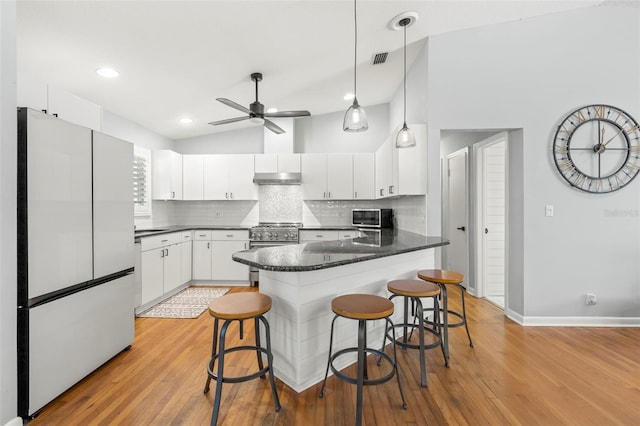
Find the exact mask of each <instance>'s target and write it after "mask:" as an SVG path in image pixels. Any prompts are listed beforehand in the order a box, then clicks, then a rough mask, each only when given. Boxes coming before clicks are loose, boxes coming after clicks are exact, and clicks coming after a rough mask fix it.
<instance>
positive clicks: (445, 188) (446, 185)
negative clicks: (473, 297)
mask: <svg viewBox="0 0 640 426" xmlns="http://www.w3.org/2000/svg"><path fill="white" fill-rule="evenodd" d="M460 155H464V156H465V162H464V169H465V197H464V199H465V214H464V221H465V224H464V226H465V227H466V231H465V244H466V247H467V255H466V256H465V257H466V259H465V263H466V268H465V271H464V276H465V281H467V280H469V278H470V276H471V274H470V273H469V271H470V267H471V266H472V265H471V262H470V257H469V252H470V250H469V248H470V247H469V243H470V239H469V234H470V232H469V231H470V229H469V228H470V227H469V213H470V208H469V207H470V203H469V190H470V185H469V148H468V147H464V148H461V149H459V150H457V151H454V152H452V153H451V154H448V155H447V156H446V157H445V158H444V159H443V162H444V166H445V167H444V176H443V177H444V179H443V193H445V194H446V197H447V198H446V200H447V202H446V207H445V208H446V211H445V212H444V213H446V214H444V215H443V217H444V220H445V223H443V229H444V230H446V234H445V238H447V239H449V240H450V239H451V235H450V232H449V231H450V228H451V227H450V224H451V210H450V205H451V200H450V199H449V189H450V188H449V175H450V171H449V160H450V159H451V158H454V157H457V156H460ZM445 247H446V246H445ZM448 251H449V250H447V255H446V257H445V258H444V259H443V264H444V265H447V267H448V265H449V253H448ZM467 287H470V286H469V283H468V281H467Z"/></svg>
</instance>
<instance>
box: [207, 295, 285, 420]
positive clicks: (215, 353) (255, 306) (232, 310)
mask: <svg viewBox="0 0 640 426" xmlns="http://www.w3.org/2000/svg"><path fill="white" fill-rule="evenodd" d="M270 309H271V298H270V297H269V296H267V295H266V294H261V293H257V292H243V293H232V294H226V295H224V296H222V297H219V298H216V299H214V300H212V301H211V303H209V315H211V316H212V317H213V319H214V322H213V343H212V345H211V359H210V360H209V363H208V364H207V382H206V384H205V387H204V393H207V392H209V385H210V384H211V379H213V380H215V381H216V395H215V399H214V403H213V414H212V416H211V424H212V425H215V424H217V422H218V414H219V411H220V399H221V395H222V383H223V382H224V383H239V382H246V381H248V380H253V379H256V378H258V377H261V378H264V377H265V373H267V372H268V373H269V381H270V383H271V393H272V394H273V399H274V401H275V410H276V411H280V400H279V399H278V393H277V391H276V384H275V380H274V376H273V354H272V353H271V335H270V330H269V323H268V322H267V319H266V318H265V317H264V316H263V315H264V314H265V313H267V312H268V311H269V310H270ZM248 319H253V320H254V321H255V327H254V328H255V345H241V346H234V347H230V348H226V347H225V337H226V333H227V328H228V327H229V325H230V324H231V323H232V322H233V321H239V322H240V339H242V338H243V333H242V324H243V321H244V320H248ZM220 320H224V323H223V325H222V328H221V329H220V339H219V341H218V324H219V321H220ZM260 323H262V324H263V326H264V329H265V336H266V347H263V346H262V345H261V344H260ZM247 350H248V351H254V352H255V353H256V356H257V361H258V371H256V372H253V373H249V374H246V375H244V376H234V377H229V376H225V375H224V357H225V355H227V354H229V353H231V352H236V351H247ZM262 354H265V355H266V356H267V365H266V366H265V365H264V364H263V360H262ZM216 362H217V364H218V365H217V371H215V368H214V367H215V364H216Z"/></svg>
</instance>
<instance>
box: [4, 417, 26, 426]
mask: <svg viewBox="0 0 640 426" xmlns="http://www.w3.org/2000/svg"><path fill="white" fill-rule="evenodd" d="M4 426H22V419H21V418H20V417H15V418H13V419H11V420H9V421H8V422H7V423H5V424H4Z"/></svg>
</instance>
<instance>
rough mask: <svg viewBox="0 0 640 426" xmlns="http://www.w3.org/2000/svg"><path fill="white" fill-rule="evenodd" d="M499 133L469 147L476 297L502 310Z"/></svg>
mask: <svg viewBox="0 0 640 426" xmlns="http://www.w3.org/2000/svg"><path fill="white" fill-rule="evenodd" d="M507 145H508V135H507V132H501V133H498V134H496V135H494V136H491V137H489V138H486V139H484V140H482V141H480V142H477V143H475V144H474V145H473V150H474V159H475V162H474V163H475V183H476V188H475V194H476V197H475V199H476V203H475V218H476V226H475V230H476V235H475V241H476V251H475V252H476V259H475V264H476V279H477V293H478V296H479V297H484V298H486V299H487V300H489V301H490V302H492V303H494V304H495V305H497V306H499V307H500V308H502V309H504V307H505V294H506V292H505V245H506V244H505V243H506V158H507Z"/></svg>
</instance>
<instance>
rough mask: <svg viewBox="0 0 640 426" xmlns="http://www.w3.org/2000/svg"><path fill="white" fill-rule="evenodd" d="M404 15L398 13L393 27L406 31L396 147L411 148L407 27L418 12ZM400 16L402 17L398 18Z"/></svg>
mask: <svg viewBox="0 0 640 426" xmlns="http://www.w3.org/2000/svg"><path fill="white" fill-rule="evenodd" d="M404 15H405V14H401V15H398V16H396V17H395V18H394V19H393V20H392V22H394V21H395V22H396V24H395V25H393V26H392V27H393V28H394V29H400V28H402V29H403V32H404V81H403V98H404V99H403V102H404V104H403V119H402V121H403V123H402V128H401V129H400V131H399V132H398V134H397V135H396V148H411V147H412V146H416V137H415V135H414V134H413V132H412V131H411V129H409V127H408V126H407V27H408V26H409V25H411V24H412V23H413V22H414V21H415V19H416V17H417V14H411V15H410V16H404ZM398 18H400V19H399V20H397V19H398ZM412 18H413V19H412Z"/></svg>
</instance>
